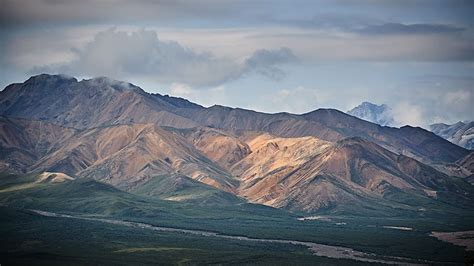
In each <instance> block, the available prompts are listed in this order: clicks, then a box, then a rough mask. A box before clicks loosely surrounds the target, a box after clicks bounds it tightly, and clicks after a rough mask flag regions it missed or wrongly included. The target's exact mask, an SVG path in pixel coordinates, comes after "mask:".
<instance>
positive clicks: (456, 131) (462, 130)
mask: <svg viewBox="0 0 474 266" xmlns="http://www.w3.org/2000/svg"><path fill="white" fill-rule="evenodd" d="M430 130H431V132H433V133H435V134H436V135H438V136H440V137H443V138H445V139H447V140H449V141H451V142H452V143H454V144H457V145H459V146H461V147H464V148H466V149H468V150H474V121H471V122H457V123H456V124H452V125H447V124H443V123H438V124H433V125H430Z"/></svg>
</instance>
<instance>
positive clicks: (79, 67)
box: [33, 28, 297, 86]
mask: <svg viewBox="0 0 474 266" xmlns="http://www.w3.org/2000/svg"><path fill="white" fill-rule="evenodd" d="M74 53H75V54H76V59H74V60H72V61H70V62H68V63H65V64H59V65H58V64H57V65H52V66H51V65H50V66H41V67H38V68H36V69H34V70H33V72H37V71H59V72H62V73H72V74H75V75H78V74H79V75H92V76H94V75H105V76H111V77H129V76H142V77H150V78H152V79H156V80H157V81H160V82H164V83H171V82H181V83H186V84H191V85H196V86H215V85H219V84H222V83H224V82H227V81H230V80H235V79H237V78H239V77H241V76H242V75H245V74H251V73H256V74H261V75H264V76H266V77H268V78H271V79H275V80H280V79H281V78H283V77H284V76H285V72H284V71H283V70H282V69H281V68H280V66H281V65H284V64H287V63H293V62H296V61H297V57H296V56H295V55H294V54H293V52H292V51H291V50H290V49H288V48H280V49H276V50H267V49H260V50H257V51H255V52H254V53H253V54H252V55H251V56H249V57H248V58H247V59H245V60H244V62H243V63H239V62H237V61H236V60H233V59H230V58H225V57H218V56H216V55H214V54H213V53H211V52H197V51H195V50H193V49H191V48H188V47H185V46H182V45H181V44H180V43H178V42H176V41H163V40H160V39H159V38H158V34H157V33H156V32H155V31H152V30H144V29H142V30H138V31H133V32H125V31H119V30H116V29H114V28H112V29H108V30H105V31H101V32H99V33H97V34H96V35H95V37H94V39H93V40H92V41H91V42H89V43H87V44H86V45H85V47H83V48H80V49H74Z"/></svg>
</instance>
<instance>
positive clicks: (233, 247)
mask: <svg viewBox="0 0 474 266" xmlns="http://www.w3.org/2000/svg"><path fill="white" fill-rule="evenodd" d="M35 178H36V177H35V175H25V176H16V175H3V176H1V177H0V191H2V192H0V204H1V205H3V207H1V216H0V217H2V218H1V219H0V223H1V224H0V228H1V229H0V235H2V249H1V250H2V254H1V257H2V263H3V262H4V261H5V262H16V263H25V264H28V263H31V262H43V263H45V264H46V263H47V264H50V263H54V262H57V263H58V264H61V263H64V262H65V261H68V262H70V263H77V264H80V263H85V262H87V263H109V264H121V263H123V264H131V263H134V264H136V263H157V262H162V263H180V262H181V263H250V264H256V263H263V264H278V263H280V264H290V263H298V264H315V263H329V264H337V263H339V262H340V263H344V262H345V263H348V261H343V260H334V259H328V258H322V257H317V256H314V255H312V254H311V253H310V252H309V250H307V249H306V248H304V247H298V246H290V245H279V244H271V245H269V244H268V243H265V244H263V243H251V242H239V241H234V240H223V239H215V238H212V237H202V236H192V235H191V236H190V235H185V234H179V233H165V232H153V231H149V230H145V229H137V228H127V227H125V226H120V225H110V224H102V223H100V222H92V221H84V220H77V219H67V218H54V217H42V216H38V215H35V214H33V213H32V212H30V211H28V209H39V210H45V211H52V212H57V213H69V214H74V215H86V216H95V217H109V218H113V219H120V220H129V221H141V222H145V223H148V224H153V225H158V226H167V227H175V228H188V229H201V230H207V231H214V232H220V233H224V234H230V235H246V236H250V237H257V238H271V239H292V240H302V241H311V242H315V243H321V244H328V245H336V246H345V247H351V248H353V249H356V250H360V251H364V252H371V253H376V254H379V255H390V256H403V257H409V258H417V259H425V260H430V261H438V262H458V263H462V262H463V261H465V259H466V258H468V257H471V258H472V256H473V254H472V252H471V253H468V252H465V251H464V250H463V248H461V247H456V246H453V245H450V244H447V243H444V242H441V241H438V240H436V239H435V238H432V237H430V236H428V234H429V232H431V231H433V230H443V231H447V230H452V231H458V230H467V229H472V228H470V226H471V225H472V224H473V223H474V217H473V215H472V212H471V213H457V215H455V214H452V215H449V216H447V215H437V214H436V213H430V212H426V213H427V214H424V215H414V216H413V217H396V216H395V217H379V218H377V217H372V218H370V219H368V218H363V217H357V216H347V215H346V216H334V215H332V216H331V215H327V216H325V217H326V218H328V219H329V220H324V221H323V220H315V221H298V220H297V219H296V216H295V215H292V214H288V213H286V212H284V211H282V210H277V209H273V208H268V207H264V206H259V205H252V204H245V203H241V204H231V205H225V204H223V205H214V206H204V205H203V206H199V205H196V204H192V203H179V202H170V201H163V200H157V199H153V198H148V197H144V196H138V195H134V194H130V193H126V192H123V191H120V190H118V189H115V188H113V187H111V186H109V185H106V184H102V183H99V182H97V181H93V180H85V179H82V180H75V181H67V182H63V183H56V184H53V183H32V182H34V180H35ZM28 184H30V185H28ZM31 184H33V185H31ZM12 188H15V190H14V189H12ZM336 223H346V224H339V225H338V224H336ZM382 226H403V227H412V228H413V229H414V230H413V231H401V230H396V229H388V228H383V227H382ZM350 263H354V262H353V261H350Z"/></svg>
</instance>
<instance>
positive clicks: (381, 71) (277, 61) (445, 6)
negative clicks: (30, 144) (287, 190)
mask: <svg viewBox="0 0 474 266" xmlns="http://www.w3.org/2000/svg"><path fill="white" fill-rule="evenodd" d="M38 73H52V74H53V73H64V74H69V75H72V76H75V77H77V78H89V77H96V76H108V77H111V78H114V79H118V80H125V81H129V82H132V83H134V84H136V85H138V86H140V87H142V88H143V89H144V90H146V91H149V92H158V93H161V94H170V95H173V96H180V97H184V98H187V99H189V100H192V101H195V102H197V103H200V104H202V105H205V106H210V105H213V104H220V105H227V106H232V107H241V108H249V109H254V110H257V111H264V112H283V111H286V112H292V113H304V112H308V111H312V110H314V109H317V108H328V107H329V108H337V109H340V110H342V111H347V110H349V109H351V108H352V107H354V106H356V105H358V104H359V103H360V102H362V101H370V102H373V103H377V104H382V103H386V104H388V105H389V106H391V107H392V109H393V113H394V115H395V120H396V121H397V123H398V124H399V125H403V124H410V125H420V126H426V125H428V124H430V123H433V122H447V123H453V122H457V121H459V120H474V109H473V105H474V104H473V103H474V86H473V85H474V1H456V0H447V1H437V0H427V1H416V0H412V1H404V0H399V1H384V0H366V1H342V0H332V1H329V0H328V1H316V0H311V1H294V0H293V1H255V0H254V1H221V0H215V1H214V0H213V1H211V0H205V1H172V0H166V1H151V0H138V1H137V0H135V1H124V0H100V1H92V0H82V1H64V0H0V85H1V87H2V88H3V87H5V86H6V85H7V84H9V83H12V82H23V81H24V80H26V79H27V78H28V77H29V76H31V75H34V74H38Z"/></svg>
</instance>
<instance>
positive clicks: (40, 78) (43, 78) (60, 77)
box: [25, 73, 77, 84]
mask: <svg viewBox="0 0 474 266" xmlns="http://www.w3.org/2000/svg"><path fill="white" fill-rule="evenodd" d="M51 81H53V82H57V81H72V82H77V79H76V78H74V77H72V76H68V75H64V74H54V75H53V74H46V73H43V74H38V75H35V76H31V77H30V78H29V79H27V80H26V81H25V83H29V84H31V83H44V82H51Z"/></svg>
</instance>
